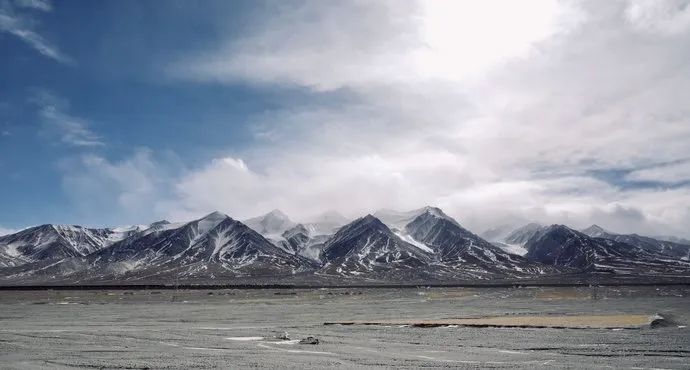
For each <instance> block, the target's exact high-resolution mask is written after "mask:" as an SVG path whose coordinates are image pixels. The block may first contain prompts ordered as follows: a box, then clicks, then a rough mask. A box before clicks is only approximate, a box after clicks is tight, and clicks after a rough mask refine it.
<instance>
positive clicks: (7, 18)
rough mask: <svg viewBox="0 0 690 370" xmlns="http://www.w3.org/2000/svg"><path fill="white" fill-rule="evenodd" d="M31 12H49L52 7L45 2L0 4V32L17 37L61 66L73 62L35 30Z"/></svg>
mask: <svg viewBox="0 0 690 370" xmlns="http://www.w3.org/2000/svg"><path fill="white" fill-rule="evenodd" d="M31 10H40V11H43V12H50V11H51V10H52V5H51V3H50V2H47V1H17V2H15V3H12V2H10V1H4V2H2V3H0V32H5V33H8V34H10V35H13V36H15V37H17V38H18V39H20V40H22V41H23V42H25V43H26V44H27V45H29V46H30V47H31V48H33V49H34V50H36V51H37V52H39V53H40V54H41V55H43V56H45V57H48V58H50V59H53V60H55V61H57V62H60V63H63V64H72V63H73V62H74V61H73V59H72V58H71V57H69V56H68V55H67V54H65V53H63V52H62V51H61V50H60V49H59V48H58V47H57V46H56V45H54V44H53V43H51V42H50V41H48V40H47V39H46V38H45V37H44V36H43V35H41V34H40V33H39V32H38V31H37V30H36V24H37V22H36V19H35V17H34V14H32V13H31Z"/></svg>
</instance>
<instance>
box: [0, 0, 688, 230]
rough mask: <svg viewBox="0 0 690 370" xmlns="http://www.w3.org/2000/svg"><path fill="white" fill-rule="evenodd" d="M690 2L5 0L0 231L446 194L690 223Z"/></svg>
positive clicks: (467, 218) (551, 214) (503, 212)
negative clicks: (35, 225)
mask: <svg viewBox="0 0 690 370" xmlns="http://www.w3.org/2000/svg"><path fill="white" fill-rule="evenodd" d="M688 41H690V7H689V6H688V2H687V1H682V0H673V1H668V2H657V1H645V0H639V1H627V0H620V1H610V2H606V3H603V2H599V1H565V0H564V1H558V0H535V1H532V2H529V3H524V2H512V1H501V0H488V1H482V2H473V1H459V2H458V1H443V0H441V1H424V0H420V1H416V0H415V1H413V0H410V1H380V2H359V1H342V2H337V3H336V2H320V1H231V2H230V1H203V2H196V1H167V2H159V1H99V2H94V1H76V0H75V1H64V2H57V1H50V0H0V56H1V58H0V66H1V67H2V68H1V69H0V173H2V177H3V178H2V185H1V186H0V204H2V212H0V232H1V231H2V230H5V231H7V230H12V229H19V228H23V227H26V226H29V225H33V224H39V223H47V222H54V223H79V224H86V225H94V226H100V225H124V224H133V223H144V222H151V221H153V220H157V219H162V218H167V219H173V220H184V219H189V218H191V217H196V216H198V215H201V214H205V213H208V212H210V211H212V210H220V211H223V212H226V213H228V214H229V215H231V216H233V217H236V218H240V219H243V218H246V217H250V216H254V215H257V214H261V213H265V212H268V211H270V210H272V209H274V208H280V209H281V210H283V211H284V212H286V213H288V214H289V215H291V216H292V217H293V218H296V219H304V218H309V217H311V216H313V215H316V214H318V213H320V212H323V211H326V210H329V209H335V210H338V211H340V212H341V213H343V214H345V215H347V216H349V217H356V216H360V215H362V214H364V213H366V212H373V211H375V210H376V209H379V208H397V209H412V208H417V207H420V206H423V205H427V204H431V205H437V206H440V207H442V208H443V209H444V210H446V212H447V213H449V214H451V215H453V216H454V217H456V218H458V219H459V220H460V221H461V222H462V223H463V224H465V225H466V226H468V227H470V228H471V229H473V230H474V231H476V232H481V231H482V230H483V229H485V228H488V227H491V226H495V225H499V224H506V223H508V224H519V223H522V222H529V221H538V222H542V223H566V224H569V225H572V226H575V227H584V226H587V225H589V224H591V223H598V224H601V225H602V226H604V227H608V228H610V229H612V230H613V231H620V232H640V233H647V234H676V235H681V236H690V234H688V233H689V232H690V231H688V230H687V226H686V225H688V224H690V149H688V148H690V145H688V143H690V122H688V117H690V115H689V114H690V111H689V110H690V109H689V108H687V98H688V97H687V96H686V95H687V94H686V93H685V91H690V65H688V63H687V60H688V56H689V55H688V53H690V51H688V50H687V48H686V47H685V45H687V42H688Z"/></svg>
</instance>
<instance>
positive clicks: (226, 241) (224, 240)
mask: <svg viewBox="0 0 690 370" xmlns="http://www.w3.org/2000/svg"><path fill="white" fill-rule="evenodd" d="M503 229H505V230H502V231H501V232H500V233H498V232H494V233H493V235H495V236H498V237H499V239H500V240H492V241H491V242H489V241H487V240H485V239H484V238H482V237H480V236H478V235H476V234H474V233H472V232H470V231H469V230H467V229H465V228H463V227H462V226H461V225H460V223H459V222H457V221H456V220H455V219H453V218H452V217H450V216H448V215H447V214H445V213H444V212H443V211H442V210H441V209H439V208H436V207H423V208H420V209H416V210H412V211H405V212H398V211H391V210H381V211H378V212H375V213H374V214H369V215H365V216H363V217H360V218H358V219H355V220H352V221H350V220H348V219H346V218H345V217H343V216H341V215H339V214H337V213H336V212H332V211H331V212H327V213H325V214H323V215H320V216H317V217H315V218H314V219H312V220H309V221H305V222H295V221H293V220H291V219H290V218H289V217H288V216H287V215H286V214H284V213H283V212H281V211H279V210H274V211H271V212H269V213H268V214H266V215H263V216H260V217H255V218H251V219H248V220H245V221H238V220H235V219H233V218H231V217H230V216H228V215H225V214H223V213H220V212H213V213H210V214H208V215H206V216H204V217H202V218H199V219H196V220H192V221H189V222H178V223H170V222H168V221H158V222H154V223H152V224H149V225H137V226H131V227H121V228H86V227H82V226H65V225H41V226H36V227H32V228H28V229H25V230H22V231H20V232H17V233H15V234H10V235H5V236H1V237H0V284H97V283H108V284H110V283H112V284H116V283H149V282H156V283H167V284H171V283H173V282H175V283H178V282H179V281H182V282H195V283H211V284H218V283H223V284H231V283H233V282H240V281H241V282H242V283H247V282H252V281H261V282H267V281H270V282H295V281H310V282H319V281H338V282H343V281H357V282H411V281H416V282H429V283H433V282H455V281H474V280H480V281H491V280H496V279H499V280H506V279H508V280H517V279H540V278H549V279H559V278H566V277H568V276H585V275H597V276H599V275H602V274H603V275H607V274H608V275H610V276H635V275H646V276H664V277H667V276H678V277H690V261H689V260H690V245H686V244H681V243H675V242H670V241H663V240H658V239H654V238H649V237H642V236H639V235H635V234H631V235H621V234H615V233H611V232H608V231H606V230H604V229H603V228H600V227H597V226H596V225H593V226H592V227H589V228H587V229H585V230H582V231H581V232H580V231H576V230H573V229H570V228H568V227H566V226H563V225H552V226H542V225H539V224H527V225H524V226H521V227H517V228H514V229H513V230H512V231H508V230H507V229H506V228H503ZM484 235H486V234H484Z"/></svg>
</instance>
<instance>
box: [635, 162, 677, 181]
mask: <svg viewBox="0 0 690 370" xmlns="http://www.w3.org/2000/svg"><path fill="white" fill-rule="evenodd" d="M626 178H627V179H628V180H631V181H650V182H662V183H669V184H676V183H681V182H686V181H690V161H685V162H680V163H673V164H667V165H662V166H656V167H651V168H645V169H640V170H637V171H633V172H631V173H629V174H628V175H627V176H626Z"/></svg>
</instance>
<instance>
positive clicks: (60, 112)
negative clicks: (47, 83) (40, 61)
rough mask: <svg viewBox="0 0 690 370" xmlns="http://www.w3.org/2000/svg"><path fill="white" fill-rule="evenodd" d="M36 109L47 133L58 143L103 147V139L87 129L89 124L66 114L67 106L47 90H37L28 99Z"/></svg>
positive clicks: (62, 100)
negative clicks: (54, 135)
mask: <svg viewBox="0 0 690 370" xmlns="http://www.w3.org/2000/svg"><path fill="white" fill-rule="evenodd" d="M30 101H31V102H32V103H34V104H35V105H36V107H37V108H38V116H39V117H40V118H41V119H42V120H43V122H44V128H45V129H46V130H47V131H48V132H52V133H55V134H56V135H57V136H58V137H59V138H60V141H61V142H62V143H64V144H68V145H71V146H76V147H98V146H103V145H105V142H104V141H103V138H102V137H100V136H99V135H98V134H96V133H95V132H93V131H92V130H91V129H90V128H89V123H88V122H87V121H86V120H84V119H82V118H79V117H75V116H72V115H70V114H68V113H67V112H66V109H67V108H68V104H67V102H66V101H65V100H64V99H61V98H60V97H58V96H57V95H55V94H54V93H52V92H50V91H48V90H43V89H41V90H38V91H37V92H36V94H35V95H34V96H33V97H32V98H31V99H30Z"/></svg>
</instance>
